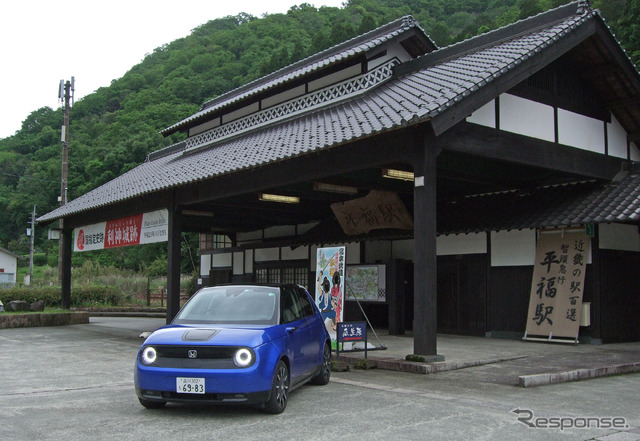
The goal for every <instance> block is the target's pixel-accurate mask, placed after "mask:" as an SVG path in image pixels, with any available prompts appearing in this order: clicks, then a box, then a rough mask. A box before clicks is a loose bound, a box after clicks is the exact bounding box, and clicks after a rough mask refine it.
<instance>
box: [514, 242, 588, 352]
mask: <svg viewBox="0 0 640 441" xmlns="http://www.w3.org/2000/svg"><path fill="white" fill-rule="evenodd" d="M590 247H591V240H590V238H589V237H587V235H586V234H585V233H584V232H577V233H575V232H571V233H566V232H565V233H561V232H553V233H542V234H540V237H539V239H538V244H537V248H536V260H535V265H534V269H533V281H532V283H531V294H530V300H529V313H528V315H527V326H526V334H525V339H531V338H532V336H544V337H546V339H547V340H549V341H553V340H552V339H553V338H565V339H566V338H568V339H573V340H574V341H577V339H578V332H579V330H580V315H581V312H582V294H583V292H584V278H585V272H586V267H587V259H588V257H589V254H590Z"/></svg>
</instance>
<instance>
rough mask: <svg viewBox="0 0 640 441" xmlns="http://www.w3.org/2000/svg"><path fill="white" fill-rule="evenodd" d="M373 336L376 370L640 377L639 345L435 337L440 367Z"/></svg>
mask: <svg viewBox="0 0 640 441" xmlns="http://www.w3.org/2000/svg"><path fill="white" fill-rule="evenodd" d="M90 323H91V326H90V328H91V329H92V330H93V331H94V332H106V333H111V334H113V333H116V334H118V335H121V336H127V337H130V338H139V336H140V334H141V333H143V332H145V331H146V332H148V331H153V330H155V329H157V328H159V327H161V326H163V325H164V324H165V320H164V319H163V318H149V317H91V318H90ZM376 334H377V338H376V336H375V335H374V333H373V332H371V330H369V332H368V338H369V344H370V345H371V344H373V345H374V346H376V347H380V346H384V347H385V348H386V349H384V350H368V351H367V356H368V358H369V359H371V360H375V362H376V364H377V368H378V369H388V370H395V371H403V372H411V373H417V374H432V373H437V372H445V371H456V370H460V369H470V368H482V367H484V368H485V369H484V375H485V377H487V376H489V377H491V378H490V379H489V380H488V381H491V382H495V383H500V384H510V385H519V386H522V387H532V386H541V385H546V384H553V383H561V382H566V381H575V380H583V379H589V378H597V377H601V376H608V375H618V374H626V373H635V372H640V342H636V343H618V344H606V345H592V344H578V345H573V344H572V345H567V344H551V343H539V342H530V341H522V340H510V339H499V338H484V337H470V336H458V335H447V334H439V335H438V342H437V344H438V354H440V355H442V356H444V361H442V362H434V363H420V362H410V361H406V360H405V357H406V356H407V355H409V354H412V353H413V337H412V335H411V334H407V335H404V336H397V335H389V334H388V333H387V332H386V331H384V330H382V331H376ZM139 340H140V342H141V343H142V339H139ZM378 340H379V341H378ZM334 358H335V354H334ZM362 358H364V352H341V353H340V360H343V361H345V362H347V363H349V364H353V363H355V362H356V361H357V360H360V359H362ZM478 370H479V371H480V369H478ZM480 376H482V375H480Z"/></svg>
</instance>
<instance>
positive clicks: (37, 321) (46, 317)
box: [0, 312, 89, 328]
mask: <svg viewBox="0 0 640 441" xmlns="http://www.w3.org/2000/svg"><path fill="white" fill-rule="evenodd" d="M85 323H89V313H87V312H61V313H55V314H39V313H29V314H0V328H30V327H39V326H66V325H80V324H85Z"/></svg>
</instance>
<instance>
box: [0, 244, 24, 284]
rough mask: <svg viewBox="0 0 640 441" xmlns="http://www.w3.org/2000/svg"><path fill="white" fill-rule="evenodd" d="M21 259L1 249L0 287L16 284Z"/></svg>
mask: <svg viewBox="0 0 640 441" xmlns="http://www.w3.org/2000/svg"><path fill="white" fill-rule="evenodd" d="M20 258H21V257H20V256H18V255H17V254H14V253H12V252H11V251H9V250H5V249H4V248H2V247H0V287H7V286H13V285H15V284H16V273H17V272H18V259H20Z"/></svg>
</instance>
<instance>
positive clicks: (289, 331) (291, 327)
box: [287, 326, 298, 334]
mask: <svg viewBox="0 0 640 441" xmlns="http://www.w3.org/2000/svg"><path fill="white" fill-rule="evenodd" d="M297 330H298V328H296V327H295V326H289V327H288V328H287V332H288V333H290V334H291V333H294V332H296V331H297Z"/></svg>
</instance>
